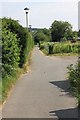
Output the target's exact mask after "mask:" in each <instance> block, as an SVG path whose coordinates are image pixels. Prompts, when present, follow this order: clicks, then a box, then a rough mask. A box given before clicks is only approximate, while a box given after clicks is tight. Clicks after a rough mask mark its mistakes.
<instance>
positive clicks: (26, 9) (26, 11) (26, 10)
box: [24, 7, 29, 28]
mask: <svg viewBox="0 0 80 120" xmlns="http://www.w3.org/2000/svg"><path fill="white" fill-rule="evenodd" d="M24 10H25V13H26V27H27V28H28V10H29V9H28V8H27V7H26V8H24Z"/></svg>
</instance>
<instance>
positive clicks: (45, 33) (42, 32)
mask: <svg viewBox="0 0 80 120" xmlns="http://www.w3.org/2000/svg"><path fill="white" fill-rule="evenodd" d="M50 40H51V34H50V30H49V29H46V28H44V29H38V30H37V31H36V32H35V33H34V42H35V44H36V43H39V42H40V41H45V42H48V41H50Z"/></svg>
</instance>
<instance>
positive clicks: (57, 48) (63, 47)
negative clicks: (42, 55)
mask: <svg viewBox="0 0 80 120" xmlns="http://www.w3.org/2000/svg"><path fill="white" fill-rule="evenodd" d="M50 46H51V47H53V49H51V52H50V53H51V54H59V53H60V54H63V53H73V54H75V53H77V54H78V47H79V43H78V42H76V43H71V42H70V41H69V42H55V43H52V42H44V43H41V44H40V49H42V50H43V51H46V53H47V54H49V48H50Z"/></svg>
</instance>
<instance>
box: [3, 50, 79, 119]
mask: <svg viewBox="0 0 80 120" xmlns="http://www.w3.org/2000/svg"><path fill="white" fill-rule="evenodd" d="M76 61H77V58H76V57H62V58H61V57H55V56H53V57H47V56H44V55H42V53H41V52H40V51H39V50H38V48H35V49H34V51H33V55H32V62H31V65H30V71H29V72H28V73H26V74H24V75H23V76H22V77H21V78H20V80H18V81H17V83H16V85H15V87H14V89H13V91H12V94H11V96H10V97H9V99H8V100H7V103H6V104H5V105H4V107H3V117H4V118H5V117H6V118H63V117H64V118H67V117H69V118H74V117H75V118H77V117H78V110H77V109H76V100H75V98H73V97H72V96H71V94H70V92H69V83H68V81H67V80H66V72H67V69H66V67H67V66H68V65H69V64H71V63H76Z"/></svg>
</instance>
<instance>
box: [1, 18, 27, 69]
mask: <svg viewBox="0 0 80 120" xmlns="http://www.w3.org/2000/svg"><path fill="white" fill-rule="evenodd" d="M2 28H6V29H7V30H9V31H10V32H12V33H14V34H16V35H17V39H19V41H18V42H19V48H20V49H21V51H20V63H19V64H20V67H22V66H23V64H24V61H25V60H24V59H25V55H24V51H25V49H26V46H27V40H28V31H27V29H26V28H23V27H22V26H21V25H20V24H19V23H18V22H17V21H16V20H12V19H9V18H3V19H2Z"/></svg>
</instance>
